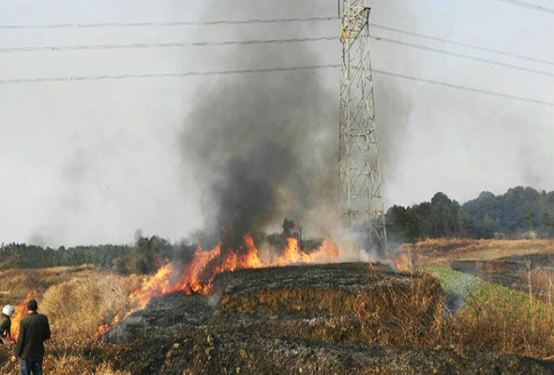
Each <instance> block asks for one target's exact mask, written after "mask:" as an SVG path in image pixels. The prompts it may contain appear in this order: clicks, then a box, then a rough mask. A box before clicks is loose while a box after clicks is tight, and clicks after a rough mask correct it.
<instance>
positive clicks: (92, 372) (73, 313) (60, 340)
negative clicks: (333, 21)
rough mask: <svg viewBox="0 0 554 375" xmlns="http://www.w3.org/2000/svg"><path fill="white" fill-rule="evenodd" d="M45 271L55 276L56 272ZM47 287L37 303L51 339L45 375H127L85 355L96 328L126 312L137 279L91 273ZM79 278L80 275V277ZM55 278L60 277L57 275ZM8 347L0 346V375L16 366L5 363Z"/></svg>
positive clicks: (94, 343) (14, 370) (94, 341)
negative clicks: (48, 328)
mask: <svg viewBox="0 0 554 375" xmlns="http://www.w3.org/2000/svg"><path fill="white" fill-rule="evenodd" d="M50 271H51V272H47V273H48V274H51V275H52V274H53V275H57V273H58V272H59V270H56V271H52V270H50ZM92 275H94V276H89V277H85V278H84V277H76V278H73V279H69V280H67V281H63V282H62V283H61V284H59V285H54V286H52V287H50V288H49V289H48V290H47V291H46V293H45V294H44V296H43V298H42V300H41V301H40V302H39V310H40V312H42V313H44V314H46V315H47V316H48V317H49V320H50V326H51V329H52V339H51V340H49V341H48V342H47V355H46V357H45V360H44V371H45V373H46V374H60V375H61V374H86V375H127V374H128V373H126V372H121V371H115V370H114V369H113V368H112V367H111V366H110V365H108V364H100V365H97V364H96V363H94V361H93V360H92V359H90V358H89V356H88V355H87V354H86V353H87V352H89V351H90V349H91V348H92V347H95V346H97V345H98V342H97V340H96V338H95V337H94V335H95V333H96V331H97V329H98V328H99V327H100V326H101V325H102V324H103V323H104V321H105V319H106V318H108V319H109V318H110V315H111V314H114V313H118V312H126V311H127V309H128V308H129V305H130V303H131V302H130V301H129V297H128V296H129V294H130V292H131V291H132V290H134V289H135V288H136V287H137V286H138V282H139V280H138V278H136V277H132V276H131V277H127V278H124V277H121V276H117V275H109V274H100V273H93V274H92ZM80 276H82V275H80ZM55 277H60V275H57V276H55ZM11 353H13V348H11V347H0V373H1V374H13V375H15V374H17V373H18V370H17V366H16V364H12V363H10V362H9V361H8V358H9V356H10V355H11Z"/></svg>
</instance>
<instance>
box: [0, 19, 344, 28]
mask: <svg viewBox="0 0 554 375" xmlns="http://www.w3.org/2000/svg"><path fill="white" fill-rule="evenodd" d="M338 19H339V17H336V16H334V17H295V18H273V19H250V20H218V21H198V22H197V21H178V22H105V23H59V24H50V25H32V24H27V25H0V29H7V30H9V29H16V30H21V29H95V28H105V27H176V26H212V25H247V24H271V23H297V22H326V21H334V20H338Z"/></svg>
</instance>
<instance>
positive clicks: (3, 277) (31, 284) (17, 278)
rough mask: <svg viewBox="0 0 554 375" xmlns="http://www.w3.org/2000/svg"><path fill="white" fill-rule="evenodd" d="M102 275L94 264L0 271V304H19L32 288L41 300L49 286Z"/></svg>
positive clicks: (91, 278)
mask: <svg viewBox="0 0 554 375" xmlns="http://www.w3.org/2000/svg"><path fill="white" fill-rule="evenodd" d="M99 275H101V272H100V270H99V269H98V268H95V267H94V266H92V265H83V266H79V267H54V268H45V269H24V270H6V271H0V305H2V306H3V305H5V304H7V303H10V304H14V305H15V304H17V303H20V302H22V301H23V300H24V299H25V296H26V295H27V293H28V292H29V291H30V290H34V291H35V292H36V296H37V299H38V300H39V301H40V300H41V299H42V297H43V296H44V293H45V292H46V291H47V290H48V288H50V287H52V286H55V285H59V284H61V283H63V282H65V281H69V280H74V279H75V280H93V279H94V278H95V277H98V276H99Z"/></svg>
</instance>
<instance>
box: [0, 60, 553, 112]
mask: <svg viewBox="0 0 554 375" xmlns="http://www.w3.org/2000/svg"><path fill="white" fill-rule="evenodd" d="M339 67H340V64H321V65H307V66H297V67H277V68H268V69H241V70H224V71H207V72H182V73H150V74H121V75H101V76H76V77H50V78H16V79H3V80H0V84H6V85H7V84H20V83H48V82H82V81H108V80H127V79H150V78H181V77H193V76H218V75H235V74H257V73H274V72H290V71H308V70H320V69H333V68H339ZM373 72H374V73H376V74H381V75H385V76H389V77H396V78H401V79H405V80H409V81H415V82H423V83H429V84H432V85H435V86H441V87H447V88H452V89H457V90H463V91H468V92H472V93H478V94H483V95H489V96H495V97H499V98H504V99H510V100H517V101H522V102H526V103H532V104H538V105H545V106H549V107H554V102H547V101H543V100H538V99H532V98H526V97H522V96H516V95H510V94H503V93H499V92H495V91H489V90H483V89H478V88H474V87H468V86H461V85H455V84H452V83H448V82H443V81H435V80H429V79H425V78H420V77H414V76H409V75H405V74H400V73H393V72H388V71H384V70H373Z"/></svg>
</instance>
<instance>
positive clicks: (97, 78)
mask: <svg viewBox="0 0 554 375" xmlns="http://www.w3.org/2000/svg"><path fill="white" fill-rule="evenodd" d="M338 67H340V64H325V65H309V66H294V67H278V68H267V69H239V70H224V71H208V72H181V73H152V74H121V75H100V76H76V77H52V78H15V79H4V80H0V84H14V83H45V82H73V81H106V80H122V79H146V78H171V77H192V76H217V75H230V74H252V73H272V72H287V71H300V70H315V69H328V68H338Z"/></svg>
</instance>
